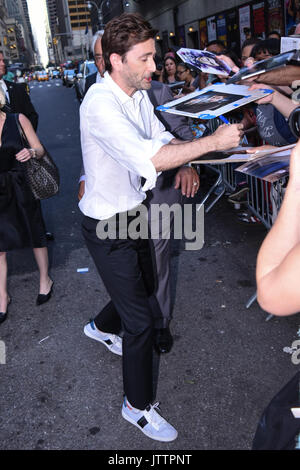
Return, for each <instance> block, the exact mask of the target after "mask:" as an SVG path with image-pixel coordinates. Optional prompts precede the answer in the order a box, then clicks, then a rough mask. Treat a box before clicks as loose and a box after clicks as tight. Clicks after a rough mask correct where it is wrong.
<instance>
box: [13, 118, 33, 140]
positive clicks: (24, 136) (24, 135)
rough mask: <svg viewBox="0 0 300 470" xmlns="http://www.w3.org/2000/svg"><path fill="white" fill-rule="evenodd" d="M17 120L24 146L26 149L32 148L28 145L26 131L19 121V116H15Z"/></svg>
mask: <svg viewBox="0 0 300 470" xmlns="http://www.w3.org/2000/svg"><path fill="white" fill-rule="evenodd" d="M15 120H16V125H17V128H18V131H19V134H20V137H21V140H22V143H23V144H24V147H26V148H30V145H29V143H28V140H27V137H26V134H25V132H24V129H23V127H22V124H21V123H20V121H19V114H15Z"/></svg>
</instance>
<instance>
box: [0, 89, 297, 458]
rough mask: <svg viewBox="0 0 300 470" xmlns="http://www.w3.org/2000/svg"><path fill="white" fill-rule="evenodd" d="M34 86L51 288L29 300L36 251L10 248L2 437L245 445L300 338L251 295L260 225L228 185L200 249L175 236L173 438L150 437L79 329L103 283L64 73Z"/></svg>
mask: <svg viewBox="0 0 300 470" xmlns="http://www.w3.org/2000/svg"><path fill="white" fill-rule="evenodd" d="M30 95H31V99H32V102H33V104H34V106H35V107H36V109H37V111H38V113H39V126H38V135H39V137H40V139H41V141H42V142H43V144H44V145H45V147H46V148H47V149H48V150H49V152H50V153H51V155H52V156H53V158H54V160H55V161H56V163H57V165H58V167H59V169H60V174H61V190H60V192H59V194H58V195H57V196H55V197H53V198H52V199H50V200H47V201H43V203H42V207H43V213H44V218H45V222H46V227H47V230H48V231H51V232H53V234H54V236H55V240H54V241H52V242H49V256H50V263H51V270H50V274H51V277H52V279H53V280H54V292H53V296H52V298H51V300H50V301H49V302H48V303H47V304H45V305H44V306H43V305H42V306H40V307H37V306H36V305H35V300H36V296H37V294H38V287H39V286H38V273H37V268H36V265H35V262H34V258H33V255H32V251H31V250H21V251H15V252H13V253H10V254H9V257H8V263H9V284H8V285H9V292H10V295H11V297H12V303H11V305H10V307H9V316H8V319H7V320H6V321H5V322H4V323H3V324H1V325H0V341H3V342H4V343H5V348H6V364H0V377H1V380H0V395H1V397H2V399H1V402H0V448H1V449H54V450H55V449H86V450H88V449H95V450H104V449H106V450H107V449H110V450H118V449H119V450H131V451H132V452H134V450H141V449H149V450H154V451H157V452H158V453H159V452H161V451H163V450H169V451H172V450H174V451H175V450H192V449H206V450H208V449H220V450H221V449H251V446H252V440H253V436H254V433H255V429H256V426H257V423H258V420H259V418H260V415H261V413H262V411H263V409H264V408H265V406H267V404H268V403H269V401H270V400H271V398H272V397H273V396H274V395H275V394H276V393H277V392H278V391H279V390H280V388H281V387H283V385H284V384H285V383H286V382H287V381H288V380H290V378H291V377H292V376H293V375H294V374H295V373H296V371H297V366H295V365H293V364H292V362H291V355H290V354H287V353H286V352H284V351H283V348H285V347H287V346H288V347H291V345H292V342H293V341H295V340H296V339H299V338H298V336H297V331H298V330H299V326H300V325H299V324H300V321H299V314H298V315H294V316H293V317H289V318H279V319H278V318H272V319H271V320H269V321H266V317H267V314H266V312H264V311H262V310H261V309H260V307H259V306H258V304H257V302H254V303H253V305H252V306H251V307H250V308H249V309H247V308H246V307H245V305H246V302H247V301H248V300H249V298H250V297H251V296H252V295H253V294H254V292H255V264H256V255H257V251H258V249H259V246H260V244H261V242H262V240H263V239H264V237H265V235H266V230H265V228H264V227H263V226H258V227H257V226H256V227H247V226H243V225H239V224H238V223H237V222H236V214H235V211H234V209H233V207H232V206H231V205H230V204H229V203H228V202H227V201H226V197H223V198H222V199H221V200H220V201H219V202H218V203H217V204H216V206H215V207H214V208H213V209H212V210H211V211H210V212H209V213H208V214H207V215H206V216H205V244H204V247H203V248H202V250H200V251H185V250H184V244H183V243H181V244H180V246H178V243H173V252H172V269H173V271H172V274H173V286H174V289H173V290H174V296H176V297H175V308H174V319H173V321H172V323H171V331H172V334H173V335H174V346H173V349H172V351H171V353H169V354H166V355H164V356H162V357H161V360H160V376H159V384H158V393H157V400H158V401H160V402H161V410H162V414H163V416H164V417H165V418H167V419H168V420H169V421H170V423H171V424H172V425H173V426H174V427H175V428H176V429H177V430H178V438H177V440H175V441H174V442H172V443H167V444H163V443H160V442H156V441H152V440H150V439H149V438H147V437H145V436H144V435H143V434H142V433H141V432H140V431H139V430H138V429H137V428H136V427H134V426H132V425H130V424H129V423H128V422H127V421H125V420H124V419H123V418H122V416H121V405H122V398H123V397H122V368H121V360H120V357H118V356H116V355H114V354H112V353H110V352H109V351H108V350H107V349H106V348H105V347H104V346H103V345H101V344H100V343H98V342H96V341H94V340H92V339H89V338H87V337H86V336H85V335H84V334H83V327H84V325H85V323H87V322H88V321H89V319H90V318H93V317H94V316H95V314H96V313H98V312H99V311H100V309H101V308H102V307H103V306H104V304H105V303H106V301H107V300H108V295H107V293H106V291H105V288H104V286H103V284H102V282H101V280H100V278H99V276H98V273H97V272H96V269H95V267H94V265H93V262H92V260H91V258H90V256H89V254H88V251H87V249H86V247H85V244H84V241H83V238H82V235H81V219H82V215H81V213H80V211H79V209H78V199H77V190H78V178H79V174H80V169H81V151H80V135H79V113H78V111H79V104H78V101H77V99H76V96H75V90H74V88H66V87H63V86H62V84H61V80H57V81H55V80H53V81H49V82H43V83H38V82H31V83H30ZM202 194H203V189H202ZM198 199H200V195H198ZM195 202H197V201H196V200H195ZM80 268H88V272H83V273H80V272H77V269H80ZM298 367H299V366H298Z"/></svg>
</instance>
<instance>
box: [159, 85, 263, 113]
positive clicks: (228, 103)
mask: <svg viewBox="0 0 300 470" xmlns="http://www.w3.org/2000/svg"><path fill="white" fill-rule="evenodd" d="M269 92H271V90H269V91H266V90H261V89H259V90H253V91H250V90H249V87H248V86H245V85H226V84H224V83H220V84H216V85H211V86H209V87H206V88H203V89H202V90H200V91H194V92H193V93H190V94H188V95H186V96H184V97H183V98H179V99H176V100H172V101H170V102H169V103H166V104H164V105H162V106H159V107H158V108H157V110H158V111H164V112H168V113H171V114H180V115H182V116H188V117H192V118H198V119H214V118H216V117H218V116H221V115H223V114H226V113H229V112H230V111H233V110H236V109H237V108H239V107H240V106H244V105H246V104H248V103H251V102H252V101H255V100H258V99H260V98H262V97H263V96H266V94H267V93H269ZM223 119H224V118H223Z"/></svg>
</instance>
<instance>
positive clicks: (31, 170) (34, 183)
mask: <svg viewBox="0 0 300 470" xmlns="http://www.w3.org/2000/svg"><path fill="white" fill-rule="evenodd" d="M15 118H16V123H17V127H18V130H19V133H20V136H21V139H22V141H23V143H24V147H26V148H30V145H29V143H28V140H27V137H26V134H25V132H24V130H23V128H22V126H21V123H20V121H19V118H18V115H16V114H15ZM44 150H45V154H44V155H43V157H41V158H30V160H28V161H27V162H25V163H24V164H25V176H26V180H27V183H28V185H29V187H30V189H31V191H32V194H33V196H34V198H35V199H48V198H49V197H52V196H54V195H55V194H56V193H57V192H58V190H59V171H58V168H57V166H56V165H55V163H54V161H53V160H52V158H51V156H50V155H49V153H48V151H47V150H46V149H45V147H44Z"/></svg>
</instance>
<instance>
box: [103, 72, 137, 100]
mask: <svg viewBox="0 0 300 470" xmlns="http://www.w3.org/2000/svg"><path fill="white" fill-rule="evenodd" d="M104 82H105V83H106V84H107V85H108V86H109V88H110V89H111V90H112V92H113V93H114V94H115V95H116V96H117V97H118V98H119V100H120V101H121V103H122V104H123V105H125V104H130V103H132V104H133V105H134V106H136V105H139V104H140V102H141V100H142V99H143V98H144V95H143V92H142V90H137V91H136V92H135V93H134V94H133V95H132V96H129V95H127V93H125V91H123V90H122V88H120V87H119V85H118V84H117V83H116V82H115V81H114V80H113V79H112V78H111V76H110V74H109V73H108V72H107V71H106V72H105V73H104Z"/></svg>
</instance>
